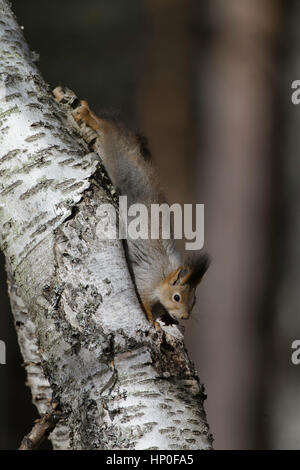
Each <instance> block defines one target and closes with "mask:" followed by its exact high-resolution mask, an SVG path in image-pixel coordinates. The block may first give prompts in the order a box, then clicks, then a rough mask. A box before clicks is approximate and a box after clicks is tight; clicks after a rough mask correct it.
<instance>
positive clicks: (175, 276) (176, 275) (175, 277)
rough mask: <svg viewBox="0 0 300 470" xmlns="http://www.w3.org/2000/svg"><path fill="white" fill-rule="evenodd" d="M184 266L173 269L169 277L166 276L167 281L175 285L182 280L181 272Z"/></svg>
mask: <svg viewBox="0 0 300 470" xmlns="http://www.w3.org/2000/svg"><path fill="white" fill-rule="evenodd" d="M182 269H183V268H182V267H180V268H177V269H176V271H172V272H171V273H170V274H169V275H168V276H167V277H166V279H165V280H166V282H167V283H168V284H170V285H171V286H175V284H177V283H178V282H179V280H180V273H181V271H182Z"/></svg>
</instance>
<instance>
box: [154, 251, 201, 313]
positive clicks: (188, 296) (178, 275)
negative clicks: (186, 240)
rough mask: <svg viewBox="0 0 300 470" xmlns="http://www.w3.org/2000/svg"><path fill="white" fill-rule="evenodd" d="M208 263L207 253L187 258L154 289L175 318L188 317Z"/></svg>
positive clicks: (159, 299)
mask: <svg viewBox="0 0 300 470" xmlns="http://www.w3.org/2000/svg"><path fill="white" fill-rule="evenodd" d="M209 264H210V259H209V257H208V255H207V254H199V255H198V256H193V257H192V258H189V259H187V261H186V262H185V263H184V265H183V266H180V267H179V268H177V269H176V270H175V271H173V272H171V273H170V274H169V275H168V276H167V277H165V278H164V279H163V280H162V281H161V283H160V284H159V286H158V287H157V289H156V292H155V293H156V296H157V298H158V301H159V302H160V303H161V304H162V305H163V307H164V308H165V309H166V310H167V312H168V313H169V315H170V316H171V317H173V318H174V319H175V320H180V319H188V318H189V316H190V314H191V311H192V309H193V307H194V305H195V302H196V295H195V292H196V287H197V285H198V284H199V283H200V281H201V279H202V278H203V276H204V274H205V272H206V271H207V269H208V267H209Z"/></svg>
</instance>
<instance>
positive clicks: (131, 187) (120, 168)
mask: <svg viewBox="0 0 300 470" xmlns="http://www.w3.org/2000/svg"><path fill="white" fill-rule="evenodd" d="M73 116H74V118H75V120H76V121H77V122H79V123H80V122H81V123H82V122H83V123H85V125H86V126H88V127H90V128H91V129H93V131H94V134H95V136H96V137H95V140H94V141H93V148H94V150H95V151H96V152H97V153H98V154H99V156H100V157H101V159H102V161H103V163H104V166H105V169H106V171H107V173H108V176H109V177H110V179H111V181H112V183H113V185H114V186H115V188H116V190H117V191H118V194H119V195H126V196H127V199H128V205H130V204H134V203H142V204H144V205H146V206H147V207H149V206H150V205H151V204H154V203H155V204H162V203H165V202H166V198H165V196H164V193H163V191H162V189H161V187H160V185H159V183H158V178H157V174H156V172H155V170H154V167H153V165H152V163H151V159H150V153H149V151H148V148H147V146H146V140H145V138H143V137H141V136H140V135H139V134H135V133H134V132H132V131H130V130H129V129H127V128H126V127H125V126H124V125H123V124H122V123H121V122H119V121H118V120H116V119H115V118H114V117H111V116H106V115H103V116H99V117H98V116H96V115H95V114H94V113H93V112H92V111H91V110H90V108H89V106H88V103H87V102H86V101H81V105H80V106H79V107H77V108H76V109H75V111H74V113H73ZM125 250H126V255H127V261H128V264H129V268H130V272H131V274H132V276H133V280H134V283H135V287H136V290H137V294H138V297H139V299H140V301H141V304H142V307H143V309H144V311H145V313H146V315H147V318H148V320H149V321H151V322H155V320H156V319H157V318H160V319H162V321H163V322H164V323H166V324H173V323H178V320H179V319H187V318H189V315H190V313H191V310H192V308H193V306H194V304H195V300H196V297H195V290H196V287H197V285H198V284H199V282H200V281H201V279H202V277H203V275H204V274H205V272H206V270H207V268H208V266H209V257H208V256H207V255H206V254H195V255H194V256H193V257H190V258H188V259H187V260H186V261H182V260H181V257H180V255H179V253H178V251H177V249H176V246H175V241H174V239H173V238H172V237H171V238H170V239H162V238H159V239H147V240H144V239H131V238H128V239H127V240H126V246H125ZM155 323H156V322H155Z"/></svg>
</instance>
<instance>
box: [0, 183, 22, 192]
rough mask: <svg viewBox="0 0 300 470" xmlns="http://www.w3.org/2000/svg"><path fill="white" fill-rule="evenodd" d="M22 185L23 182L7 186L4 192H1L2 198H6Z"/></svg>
mask: <svg viewBox="0 0 300 470" xmlns="http://www.w3.org/2000/svg"><path fill="white" fill-rule="evenodd" d="M22 183H23V181H22V180H17V181H15V182H14V183H12V184H11V185H9V186H7V187H6V188H5V189H4V190H3V191H1V193H0V194H1V196H6V195H7V194H9V193H11V192H12V191H13V190H14V189H15V188H17V187H18V186H20V184H22Z"/></svg>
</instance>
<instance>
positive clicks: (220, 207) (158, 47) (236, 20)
mask: <svg viewBox="0 0 300 470" xmlns="http://www.w3.org/2000/svg"><path fill="white" fill-rule="evenodd" d="M12 5H13V9H14V11H15V13H16V15H17V18H18V21H19V23H20V24H21V25H23V26H24V33H25V37H26V39H27V41H28V43H29V45H30V47H31V49H33V50H35V51H36V52H38V53H39V54H40V62H39V67H40V70H41V71H42V73H43V75H44V78H45V79H46V81H47V82H48V83H49V84H50V85H51V87H55V86H56V85H58V84H64V85H67V86H68V87H69V88H71V89H73V90H74V91H75V92H76V94H77V95H78V96H79V97H80V98H85V99H87V100H88V101H89V103H90V105H91V107H92V108H93V109H94V110H95V111H96V112H97V111H99V110H100V109H101V108H108V107H109V108H111V107H112V108H117V109H119V110H120V111H121V113H122V116H123V117H124V119H125V120H126V121H127V122H128V123H129V124H130V125H131V126H134V127H137V128H139V129H141V130H142V131H143V132H144V133H145V134H146V135H147V136H148V137H149V141H150V148H151V150H152V153H153V159H154V161H155V164H156V166H157V167H158V168H159V173H160V177H161V180H162V182H163V184H164V186H165V188H166V192H167V194H168V197H169V201H170V202H174V201H177V202H182V203H184V202H186V203H187V202H194V203H195V202H197V203H204V204H205V249H206V250H208V251H209V252H210V253H211V255H212V258H213V263H212V266H211V268H210V270H209V273H208V274H207V276H206V278H205V280H204V281H203V283H202V285H201V287H200V288H199V289H198V291H199V292H198V302H197V306H196V308H195V311H194V312H193V315H192V318H191V320H190V321H189V322H188V324H187V326H186V342H187V346H188V349H189V352H190V354H191V356H192V359H193V360H194V362H195V364H196V366H197V369H198V372H199V375H200V379H201V381H202V382H204V383H205V386H206V391H207V394H208V399H207V402H206V410H207V415H208V421H209V423H210V426H211V431H212V433H213V434H214V437H215V448H216V449H280V448H281V449H283V448H284V449H288V448H290V449H300V406H299V403H298V400H299V396H300V380H299V374H300V366H298V368H297V366H295V365H292V363H291V360H290V355H291V343H292V341H293V340H294V339H300V308H299V307H300V305H299V304H300V292H299V281H300V246H299V243H298V240H300V211H299V202H300V107H297V106H294V105H293V104H292V102H291V91H292V90H291V83H292V81H293V80H296V79H300V33H299V31H300V2H299V1H296V0H290V1H289V2H283V1H279V0H210V1H209V2H199V1H198V0H142V1H138V0H131V1H130V2H125V1H122V0H86V1H85V2H83V1H82V0H80V1H79V0H72V1H71V0H64V1H58V0H52V1H51V2H50V1H46V0H39V1H38V0H26V2H25V1H24V0H12ZM0 302H1V304H0V305H1V313H2V314H1V316H0V339H2V340H4V341H5V342H6V345H7V364H6V365H2V366H0V383H1V387H0V449H14V448H17V446H18V444H19V442H20V440H21V439H22V437H23V435H24V434H25V433H26V432H28V431H29V429H30V428H31V425H32V422H33V420H34V419H35V418H36V417H37V412H36V411H35V409H34V407H33V406H32V405H31V398H30V392H29V390H28V389H27V388H26V387H25V384H24V382H25V376H24V371H23V369H22V367H21V362H22V360H21V357H20V354H19V350H18V346H17V340H16V335H15V332H14V325H13V321H12V317H11V315H10V311H9V303H8V299H7V293H6V280H5V271H4V265H3V260H2V259H1V278H0Z"/></svg>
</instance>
